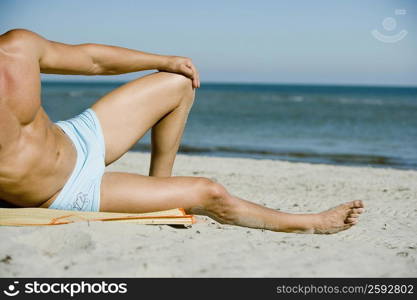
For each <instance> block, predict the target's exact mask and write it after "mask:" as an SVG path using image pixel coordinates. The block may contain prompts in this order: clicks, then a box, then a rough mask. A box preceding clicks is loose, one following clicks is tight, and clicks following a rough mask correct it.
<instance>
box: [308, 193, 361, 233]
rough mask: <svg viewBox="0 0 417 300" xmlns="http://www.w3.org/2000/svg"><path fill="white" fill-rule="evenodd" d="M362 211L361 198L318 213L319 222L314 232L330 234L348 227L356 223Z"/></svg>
mask: <svg viewBox="0 0 417 300" xmlns="http://www.w3.org/2000/svg"><path fill="white" fill-rule="evenodd" d="M363 212H364V205H363V203H362V201H361V200H355V201H352V202H347V203H345V204H341V205H339V206H336V207H335V208H332V209H329V210H326V211H324V212H322V213H319V214H318V217H319V222H318V224H317V225H316V226H315V227H314V233H321V234H330V233H336V232H339V231H342V230H346V229H349V228H350V227H352V226H353V225H355V224H357V223H358V219H359V215H360V214H361V213H363Z"/></svg>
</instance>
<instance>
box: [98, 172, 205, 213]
mask: <svg viewBox="0 0 417 300" xmlns="http://www.w3.org/2000/svg"><path fill="white" fill-rule="evenodd" d="M203 184H204V180H202V179H201V178H197V177H165V178H161V177H149V176H143V175H139V174H132V173H121V172H106V173H104V175H103V178H102V181H101V195H100V198H101V199H100V211H107V212H132V213H133V212H136V213H144V212H153V211H161V210H167V209H172V208H179V207H182V208H184V209H186V210H189V209H191V208H193V207H198V206H200V205H201V201H202V197H201V191H202V188H203Z"/></svg>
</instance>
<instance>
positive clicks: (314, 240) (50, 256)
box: [0, 152, 417, 277]
mask: <svg viewBox="0 0 417 300" xmlns="http://www.w3.org/2000/svg"><path fill="white" fill-rule="evenodd" d="M148 166H149V154H146V153H139V152H129V153H127V154H126V155H125V156H123V157H122V158H121V159H120V160H119V161H117V162H115V163H114V164H112V165H111V166H109V167H108V168H107V171H121V172H134V173H140V174H146V173H147V169H148ZM174 175H175V176H204V177H208V178H211V179H213V180H216V181H217V182H219V183H221V184H223V185H224V186H225V187H226V188H227V189H228V190H229V191H230V192H231V193H233V194H236V195H237V196H240V197H242V198H245V199H248V200H251V201H254V202H257V203H260V204H262V205H266V206H268V207H271V208H275V209H280V210H283V211H286V212H292V213H314V212H319V211H322V210H325V209H328V208H329V207H333V206H335V205H338V204H339V203H342V202H346V201H350V200H356V199H361V200H363V201H364V203H365V206H366V212H365V213H364V214H363V216H362V217H361V219H360V222H359V224H358V225H356V226H354V227H353V228H351V229H349V230H347V231H344V232H340V233H338V234H333V235H302V234H288V233H276V232H270V231H263V230H256V229H248V228H242V227H236V226H230V225H221V224H218V223H217V222H215V221H212V220H211V219H209V218H207V217H198V223H197V224H195V225H193V226H192V227H191V228H188V229H179V228H173V227H171V226H145V225H134V224H110V223H94V222H93V223H90V224H86V223H78V224H69V225H62V226H45V227H0V239H1V240H2V241H4V242H3V243H1V244H0V261H2V259H3V258H4V257H6V256H10V257H11V258H10V259H9V260H7V263H6V262H0V277H79V276H81V277H416V276H417V237H416V234H415V232H416V229H417V186H416V184H415V182H417V171H415V170H397V169H391V168H370V167H351V166H335V165H324V164H307V163H296V164H295V163H293V162H285V161H277V160H255V159H247V158H222V157H204V156H192V155H178V158H177V161H176V164H175V168H174ZM387 261H389V264H387Z"/></svg>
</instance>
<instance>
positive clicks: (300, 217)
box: [100, 172, 363, 233]
mask: <svg viewBox="0 0 417 300" xmlns="http://www.w3.org/2000/svg"><path fill="white" fill-rule="evenodd" d="M176 207H183V208H184V209H185V210H186V211H187V212H188V213H193V214H200V215H207V216H209V217H211V218H213V219H215V220H217V221H219V222H220V223H224V224H232V225H239V226H245V227H251V228H262V229H268V230H273V231H283V232H300V233H335V232H338V231H341V230H345V229H348V228H350V227H352V226H353V225H355V224H356V223H357V222H358V217H359V214H361V213H362V212H363V204H362V201H352V202H348V203H345V204H342V205H339V206H337V207H336V208H334V209H331V210H328V211H325V212H322V213H319V214H288V213H283V212H280V211H277V210H274V209H270V208H266V207H264V206H261V205H258V204H255V203H252V202H249V201H246V200H243V199H240V198H238V197H235V196H232V195H230V194H229V193H228V192H227V191H226V189H225V188H224V187H223V186H221V185H220V184H218V183H215V182H212V181H210V180H209V179H207V178H199V177H169V178H156V177H147V176H142V175H137V174H129V173H116V172H108V173H105V174H104V176H103V181H102V189H101V206H100V210H101V211H110V212H137V213H141V212H151V211H159V210H166V209H172V208H176Z"/></svg>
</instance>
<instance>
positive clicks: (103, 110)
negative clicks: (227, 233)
mask: <svg viewBox="0 0 417 300" xmlns="http://www.w3.org/2000/svg"><path fill="white" fill-rule="evenodd" d="M152 69H155V70H159V71H160V72H157V73H154V74H151V75H147V76H144V77H141V78H138V79H136V80H133V81H131V82H129V83H127V84H125V85H123V86H121V87H120V88H118V89H116V90H114V91H112V92H110V93H109V94H107V95H105V96H104V97H103V98H101V99H99V100H98V101H97V102H96V103H95V104H94V105H93V106H92V109H93V110H94V111H95V113H96V115H97V117H98V119H99V120H100V124H101V127H102V129H103V135H104V139H105V147H106V157H105V160H106V161H105V162H106V165H108V164H110V163H112V162H113V161H115V160H117V159H118V158H120V157H121V156H122V155H123V154H124V153H126V152H127V151H128V150H129V148H130V147H132V146H133V145H134V144H135V143H136V142H137V141H138V140H139V139H140V138H141V137H142V136H143V135H144V134H145V133H146V132H147V131H148V130H149V129H152V153H151V165H150V168H149V176H143V175H139V174H128V173H119V172H106V173H105V174H104V176H103V178H102V184H101V201H100V210H101V211H113V212H149V211H157V210H164V209H170V208H175V207H183V208H185V209H186V210H187V211H188V212H190V213H195V214H202V215H207V216H210V217H212V218H213V219H215V220H217V221H219V222H221V223H226V224H233V225H239V226H246V227H252V228H263V229H268V230H273V231H283V232H300V233H334V232H338V231H341V230H345V229H348V228H350V227H352V226H353V225H355V224H356V223H357V222H358V217H359V215H360V214H361V213H362V212H363V203H362V201H359V200H357V201H352V202H348V203H345V204H341V205H339V206H337V207H336V208H333V209H330V210H328V211H325V212H322V213H317V214H288V213H283V212H279V211H276V210H273V209H270V208H266V207H263V206H261V205H258V204H255V203H252V202H249V201H247V200H243V199H240V198H238V197H236V196H233V195H231V194H230V193H228V192H227V190H226V189H225V188H224V187H223V186H222V185H220V184H218V183H215V182H213V181H211V180H209V179H207V178H201V177H171V172H172V168H173V165H174V160H175V156H176V153H177V151H178V147H179V144H180V140H181V137H182V133H183V130H184V126H185V123H186V120H187V117H188V113H189V111H190V109H191V106H192V104H193V101H194V96H195V89H196V88H198V87H199V86H200V79H199V75H198V72H197V70H196V68H195V66H194V65H193V63H192V61H191V60H190V59H188V58H185V57H179V56H163V55H155V54H150V53H144V52H140V51H136V50H131V49H126V48H120V47H114V46H105V45H98V44H82V45H66V44H62V43H57V42H52V41H48V40H46V39H44V38H43V37H41V36H39V35H38V34H36V33H34V32H31V31H28V30H23V29H16V30H11V31H9V32H7V33H5V34H3V35H0V199H1V200H3V201H6V202H9V203H11V204H13V205H16V206H18V207H49V205H51V203H53V201H54V200H55V198H56V197H57V196H58V195H59V193H60V190H61V189H62V187H63V186H64V184H65V182H66V181H67V179H68V178H69V176H70V174H71V172H72V170H73V168H74V165H75V161H76V156H77V154H76V151H75V149H74V146H73V144H72V142H71V140H70V139H69V138H68V137H67V136H66V134H65V133H64V132H63V131H62V130H61V129H60V128H59V127H58V126H56V125H55V124H54V123H52V122H51V121H50V119H49V118H48V116H47V114H46V113H45V111H44V109H43V108H42V106H41V104H42V103H41V98H40V89H41V88H40V73H51V74H74V75H75V74H82V75H113V74H122V73H128V72H136V71H142V70H152Z"/></svg>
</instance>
